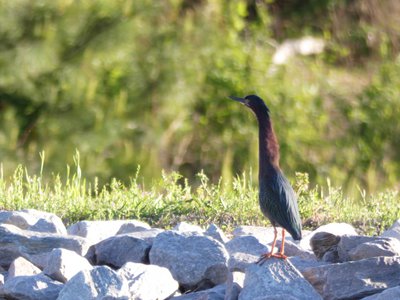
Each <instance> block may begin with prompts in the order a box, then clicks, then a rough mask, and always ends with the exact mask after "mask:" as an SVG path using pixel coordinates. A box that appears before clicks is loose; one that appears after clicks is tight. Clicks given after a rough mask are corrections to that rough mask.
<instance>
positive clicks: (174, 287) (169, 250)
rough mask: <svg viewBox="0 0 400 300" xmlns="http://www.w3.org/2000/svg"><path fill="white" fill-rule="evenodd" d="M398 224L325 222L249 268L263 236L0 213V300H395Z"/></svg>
mask: <svg viewBox="0 0 400 300" xmlns="http://www.w3.org/2000/svg"><path fill="white" fill-rule="evenodd" d="M398 232H400V222H399V221H397V222H396V223H395V224H394V225H393V227H392V228H390V229H389V230H388V231H387V232H385V233H384V234H383V235H382V236H380V237H368V236H359V235H357V233H356V231H355V229H354V228H353V227H352V226H350V225H348V224H328V225H325V226H321V227H320V228H318V229H317V230H315V231H313V232H308V233H304V235H305V238H304V239H303V240H302V241H301V242H300V243H295V242H294V241H292V240H291V239H290V238H288V239H287V243H286V254H287V255H289V256H290V257H289V258H288V259H287V260H285V261H284V260H279V259H269V260H266V261H265V262H264V263H263V264H262V265H256V264H255V263H254V262H255V261H257V260H258V258H259V256H260V255H261V254H262V253H264V252H266V251H269V249H270V244H271V242H272V237H273V230H272V229H271V228H263V227H253V226H240V227H238V228H236V229H235V230H234V231H233V233H232V236H231V237H230V238H228V237H227V236H226V235H225V234H224V232H223V231H222V230H221V229H220V228H218V226H216V225H214V224H212V225H210V226H209V228H208V229H207V230H203V229H202V228H200V227H198V226H195V225H191V224H187V223H180V224H178V225H177V226H176V227H175V228H174V229H173V230H162V229H157V228H151V227H150V226H149V225H148V224H146V223H143V222H140V221H136V220H126V221H83V222H79V223H76V224H73V225H72V226H70V227H69V228H65V226H64V224H63V223H62V222H61V220H60V219H59V218H58V217H57V216H55V215H53V214H49V213H45V212H39V211H36V210H24V211H12V212H11V211H0V299H41V300H42V299H44V300H46V299H63V300H64V299H83V300H85V299H121V300H122V299H145V300H146V299H173V300H197V299H198V300H200V299H212V300H219V299H226V300H234V299H240V300H247V299H249V300H250V299H251V300H253V299H286V300H291V299H369V300H371V299H396V298H400V240H399V238H400V236H399V235H398Z"/></svg>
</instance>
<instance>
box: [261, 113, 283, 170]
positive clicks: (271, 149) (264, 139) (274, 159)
mask: <svg viewBox="0 0 400 300" xmlns="http://www.w3.org/2000/svg"><path fill="white" fill-rule="evenodd" d="M256 116H257V119H258V124H259V176H260V178H262V177H265V176H269V175H272V174H271V173H272V172H274V171H277V170H279V144H278V140H277V138H276V135H275V132H274V128H273V126H272V122H271V119H270V117H269V115H268V113H266V114H261V115H256Z"/></svg>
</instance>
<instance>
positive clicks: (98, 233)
mask: <svg viewBox="0 0 400 300" xmlns="http://www.w3.org/2000/svg"><path fill="white" fill-rule="evenodd" d="M127 224H130V225H127ZM123 226H129V228H130V230H131V231H132V228H136V229H137V231H140V230H146V229H150V225H149V224H147V223H144V222H141V221H138V220H112V221H80V222H78V223H75V224H72V225H71V226H69V227H68V228H67V231H68V234H70V235H78V236H81V237H84V238H86V239H88V240H89V241H90V243H91V244H96V243H98V242H100V241H102V240H105V239H106V238H109V237H111V236H114V235H116V234H117V233H118V232H119V231H120V230H121V227H123ZM124 230H126V229H124Z"/></svg>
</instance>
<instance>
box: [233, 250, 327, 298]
mask: <svg viewBox="0 0 400 300" xmlns="http://www.w3.org/2000/svg"><path fill="white" fill-rule="evenodd" d="M254 299H274V300H278V299H291V300H292V299H293V300H294V299H318V300H320V299H321V300H322V298H321V296H320V295H319V294H318V293H317V292H316V291H315V290H314V288H313V287H312V286H311V285H310V284H309V283H308V282H307V280H305V279H304V277H303V275H301V273H300V272H299V271H298V270H297V269H296V268H295V267H294V266H293V265H292V264H291V263H290V262H289V261H287V260H282V259H276V258H271V259H266V260H265V261H264V263H263V264H261V265H260V264H254V265H251V266H249V267H248V268H247V270H246V277H245V280H244V286H243V289H242V291H241V292H240V295H239V300H254Z"/></svg>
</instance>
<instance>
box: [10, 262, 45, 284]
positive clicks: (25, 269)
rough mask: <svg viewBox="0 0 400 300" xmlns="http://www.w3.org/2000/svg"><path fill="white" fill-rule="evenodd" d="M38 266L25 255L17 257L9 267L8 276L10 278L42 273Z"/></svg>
mask: <svg viewBox="0 0 400 300" xmlns="http://www.w3.org/2000/svg"><path fill="white" fill-rule="evenodd" d="M41 272H42V270H40V269H39V268H38V267H36V266H35V265H34V264H32V263H31V262H30V261H28V260H27V259H25V258H23V257H18V258H16V259H15V260H14V261H13V262H12V263H11V265H10V268H9V269H8V274H7V278H8V279H10V278H12V277H16V276H30V275H36V274H39V273H41Z"/></svg>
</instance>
